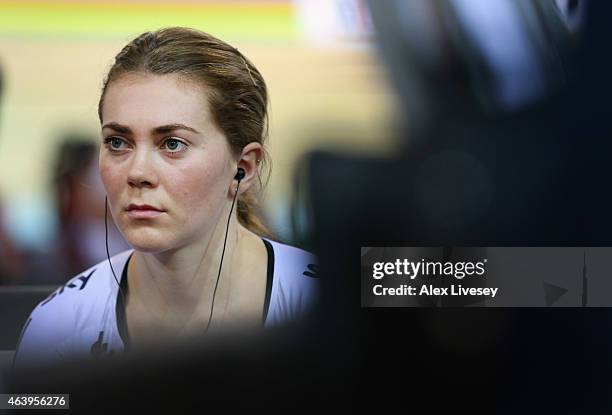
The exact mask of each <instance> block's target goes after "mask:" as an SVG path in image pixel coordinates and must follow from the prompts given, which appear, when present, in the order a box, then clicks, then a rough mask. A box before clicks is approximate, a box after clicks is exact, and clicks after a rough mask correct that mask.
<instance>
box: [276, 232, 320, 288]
mask: <svg viewBox="0 0 612 415" xmlns="http://www.w3.org/2000/svg"><path fill="white" fill-rule="evenodd" d="M264 240H265V241H267V242H268V243H270V245H271V247H272V250H273V252H272V254H273V257H274V265H275V269H277V270H282V271H283V274H286V273H287V272H288V271H294V272H295V273H296V274H298V275H302V276H305V277H308V278H312V279H317V278H318V277H319V265H318V261H317V257H316V256H315V255H314V254H313V253H311V252H308V251H306V250H304V249H302V248H298V247H296V246H292V245H287V244H284V243H282V242H277V241H274V240H271V239H264Z"/></svg>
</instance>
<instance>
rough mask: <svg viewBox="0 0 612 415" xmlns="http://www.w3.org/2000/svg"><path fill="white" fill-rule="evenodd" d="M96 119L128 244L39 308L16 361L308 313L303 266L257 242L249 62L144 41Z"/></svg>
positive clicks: (111, 203)
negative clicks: (100, 130) (254, 211)
mask: <svg viewBox="0 0 612 415" xmlns="http://www.w3.org/2000/svg"><path fill="white" fill-rule="evenodd" d="M98 113H99V117H100V122H101V125H102V146H101V148H100V160H99V165H100V174H101V177H102V181H103V183H104V186H105V189H106V193H107V197H108V202H107V204H108V208H109V210H110V212H111V214H112V217H113V219H114V220H115V223H116V224H117V227H118V228H119V230H120V231H121V233H122V234H123V236H124V237H125V239H126V240H127V241H128V243H129V244H130V245H131V246H132V247H133V250H129V251H126V252H124V253H121V254H119V255H116V256H114V257H113V258H112V259H109V260H108V261H106V262H102V263H99V264H97V265H95V266H93V267H91V268H90V269H88V270H87V271H85V272H83V273H82V274H80V275H78V276H76V277H75V278H73V279H72V280H70V281H69V282H68V283H67V284H66V285H64V286H63V287H60V288H59V289H58V290H56V291H55V292H54V293H53V294H52V295H51V296H50V297H49V298H47V299H46V300H45V301H43V302H41V303H40V304H39V305H38V306H37V307H36V309H35V310H34V311H33V312H32V314H31V316H30V318H29V319H28V321H27V323H26V325H25V327H24V330H23V333H22V338H21V339H20V342H19V346H18V350H17V352H16V357H15V362H16V364H20V363H24V364H27V363H47V362H50V363H51V362H58V361H61V360H66V359H69V358H73V357H82V356H86V355H103V354H114V353H117V352H120V351H122V350H124V349H128V348H134V349H137V348H139V347H140V346H141V345H145V344H148V343H150V342H160V341H163V340H166V339H171V338H182V337H184V336H189V335H198V334H202V333H204V332H206V331H208V330H211V331H212V330H214V329H219V328H223V329H226V328H230V327H231V328H235V327H251V326H262V325H263V326H266V327H268V326H272V325H275V324H279V323H284V322H286V321H289V320H291V319H293V318H295V317H298V316H300V315H302V314H303V313H304V312H305V311H307V310H308V309H309V308H310V306H311V305H312V304H313V302H314V301H315V299H316V297H317V291H318V282H317V279H316V273H314V272H313V271H314V270H316V266H314V265H313V263H314V258H313V257H312V255H310V254H309V253H307V252H305V251H302V250H299V249H297V248H294V247H291V246H287V245H283V244H280V243H277V242H274V241H272V240H270V239H265V238H262V236H268V235H269V232H268V230H267V229H266V228H265V226H264V225H263V224H262V222H261V221H260V220H259V219H258V218H257V216H256V215H255V214H254V213H253V203H254V201H255V198H254V196H253V195H254V192H255V191H256V190H257V187H258V186H260V185H261V180H260V171H261V169H262V166H264V165H265V162H266V152H265V150H264V139H265V136H266V127H267V91H266V85H265V83H264V80H263V78H262V76H261V74H260V73H259V71H258V70H257V69H256V68H255V66H253V64H252V63H251V62H250V61H249V60H247V59H246V58H245V57H244V56H243V55H242V54H241V53H240V52H239V51H238V50H236V49H235V48H233V47H231V46H229V45H228V44H226V43H224V42H222V41H220V40H218V39H216V38H214V37H212V36H210V35H208V34H205V33H202V32H199V31H196V30H192V29H186V28H168V29H162V30H159V31H157V32H147V33H144V34H142V35H140V36H139V37H137V38H136V39H134V40H133V41H132V42H131V43H129V44H128V45H127V46H126V47H125V48H124V49H123V50H122V51H121V52H120V53H119V54H118V55H117V57H116V58H115V63H114V65H113V66H112V68H111V69H110V71H109V74H108V76H107V78H106V81H105V83H104V86H103V89H102V94H101V98H100V102H99V107H98ZM236 200H237V208H236V209H234V204H235V203H236Z"/></svg>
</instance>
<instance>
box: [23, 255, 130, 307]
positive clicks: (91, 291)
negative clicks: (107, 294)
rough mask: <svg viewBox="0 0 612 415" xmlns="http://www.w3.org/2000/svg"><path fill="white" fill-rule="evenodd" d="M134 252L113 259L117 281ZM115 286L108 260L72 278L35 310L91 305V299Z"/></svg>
mask: <svg viewBox="0 0 612 415" xmlns="http://www.w3.org/2000/svg"><path fill="white" fill-rule="evenodd" d="M132 252H133V250H127V251H124V252H121V253H119V254H117V255H114V256H113V257H112V258H111V263H112V264H113V270H114V271H115V274H116V275H117V279H119V278H120V276H121V272H122V270H123V266H124V265H125V262H126V261H127V259H128V258H129V256H130V255H131V253H132ZM113 284H115V285H117V281H115V280H114V277H113V274H112V271H111V267H110V266H109V263H108V260H107V259H105V260H103V261H100V262H99V263H97V264H95V265H92V266H91V267H89V268H87V269H86V270H84V271H82V272H80V273H78V274H77V275H75V276H73V277H71V278H70V279H69V280H68V281H67V282H66V283H65V284H63V285H61V286H60V287H58V288H57V289H56V290H55V291H53V292H52V293H51V294H50V295H49V296H48V297H47V298H46V299H44V300H43V301H41V302H40V303H39V304H38V306H37V307H36V308H35V309H34V310H35V311H36V310H39V309H43V308H44V307H46V306H47V305H48V306H49V307H48V308H50V307H51V305H53V308H57V307H60V308H62V307H66V306H68V307H74V306H75V305H76V304H77V303H79V302H84V301H86V302H88V303H89V302H90V301H89V299H88V298H89V297H92V296H94V297H98V296H99V294H100V292H101V291H111V290H112V288H113Z"/></svg>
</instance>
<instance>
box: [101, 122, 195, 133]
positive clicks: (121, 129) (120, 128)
mask: <svg viewBox="0 0 612 415" xmlns="http://www.w3.org/2000/svg"><path fill="white" fill-rule="evenodd" d="M104 128H110V129H112V130H115V131H116V132H118V133H122V134H132V130H131V128H130V127H128V126H127V125H121V124H119V123H116V122H109V123H108V124H104V125H103V126H102V129H104ZM176 130H186V131H191V132H193V133H196V134H200V132H199V131H198V130H196V129H195V128H192V127H189V126H187V125H185V124H180V123H175V124H166V125H160V126H159V127H155V128H153V129H151V133H152V134H165V133H169V132H172V131H176Z"/></svg>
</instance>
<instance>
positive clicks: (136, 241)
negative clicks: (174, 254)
mask: <svg viewBox="0 0 612 415" xmlns="http://www.w3.org/2000/svg"><path fill="white" fill-rule="evenodd" d="M125 240H126V241H127V243H128V244H130V246H131V247H132V248H134V249H135V250H136V251H139V252H146V253H152V254H154V253H159V252H164V251H168V250H170V249H172V248H174V246H175V244H174V243H173V238H171V237H168V236H166V237H164V236H163V235H148V234H143V233H142V232H139V233H138V234H135V235H131V234H129V233H128V234H127V235H125Z"/></svg>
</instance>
